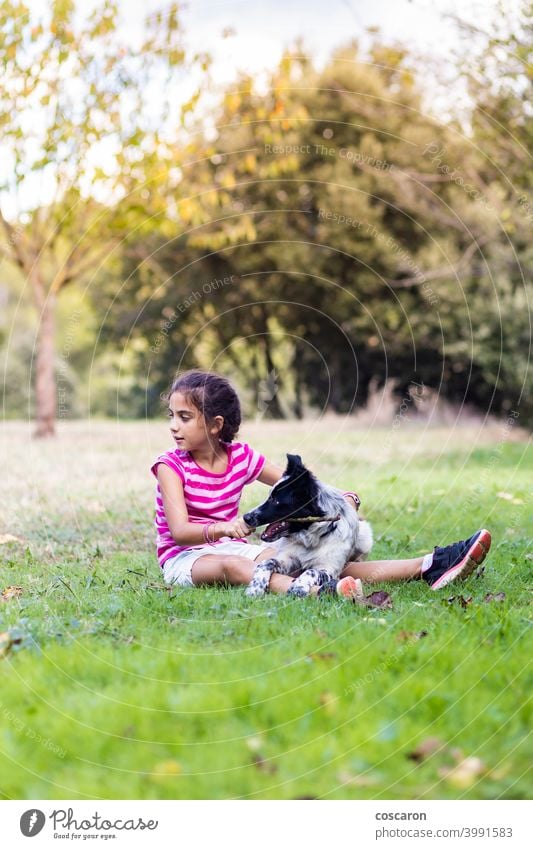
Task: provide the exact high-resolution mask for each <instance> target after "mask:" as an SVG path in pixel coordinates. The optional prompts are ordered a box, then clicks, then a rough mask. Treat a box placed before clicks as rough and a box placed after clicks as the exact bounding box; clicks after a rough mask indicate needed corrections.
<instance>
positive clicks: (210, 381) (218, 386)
mask: <svg viewBox="0 0 533 849" xmlns="http://www.w3.org/2000/svg"><path fill="white" fill-rule="evenodd" d="M174 392H181V394H182V395H183V396H184V397H185V398H186V399H187V401H188V402H189V403H191V404H193V405H194V406H195V407H196V409H197V410H199V412H200V413H201V414H202V415H203V416H204V418H205V420H206V422H207V423H208V424H210V423H211V422H212V421H213V419H214V418H215V416H223V417H224V424H223V425H222V430H221V431H220V432H219V434H218V437H219V439H221V440H222V442H232V441H233V439H234V438H235V436H236V435H237V432H238V430H239V427H240V424H241V405H240V401H239V398H238V396H237V393H236V392H235V390H234V388H233V386H232V385H231V383H230V382H229V380H226V378H225V377H222V376H221V375H219V374H215V372H212V371H204V370H203V369H190V370H189V371H184V372H181V373H178V374H177V375H176V377H175V378H174V380H173V382H172V385H171V387H170V389H169V390H168V392H166V393H165V394H164V395H162V396H161V398H162V400H163V401H166V402H167V403H168V401H169V400H170V396H171V395H173V394H174Z"/></svg>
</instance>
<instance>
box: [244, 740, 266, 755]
mask: <svg viewBox="0 0 533 849" xmlns="http://www.w3.org/2000/svg"><path fill="white" fill-rule="evenodd" d="M263 742H264V741H263V738H262V737H247V738H246V745H247V746H248V748H249V749H250V751H251V752H258V751H259V749H260V748H261V746H262V745H263Z"/></svg>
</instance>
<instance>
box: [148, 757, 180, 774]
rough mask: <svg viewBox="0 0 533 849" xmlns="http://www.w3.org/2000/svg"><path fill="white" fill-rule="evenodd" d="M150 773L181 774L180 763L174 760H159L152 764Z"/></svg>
mask: <svg viewBox="0 0 533 849" xmlns="http://www.w3.org/2000/svg"><path fill="white" fill-rule="evenodd" d="M152 773H154V774H155V775H156V776H160V775H161V776H163V775H181V764H180V763H178V761H174V760H168V761H161V762H160V763H158V764H156V765H155V766H154V768H153V770H152Z"/></svg>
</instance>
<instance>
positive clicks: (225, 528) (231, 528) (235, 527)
mask: <svg viewBox="0 0 533 849" xmlns="http://www.w3.org/2000/svg"><path fill="white" fill-rule="evenodd" d="M216 529H217V536H218V535H219V534H220V536H223V537H231V538H232V539H239V538H242V537H247V536H249V534H251V533H252V532H253V531H254V530H255V528H251V527H250V526H249V525H247V524H246V522H245V521H244V519H243V518H242V516H238V517H237V518H236V519H233V521H231V522H217V524H216Z"/></svg>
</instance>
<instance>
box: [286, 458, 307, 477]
mask: <svg viewBox="0 0 533 849" xmlns="http://www.w3.org/2000/svg"><path fill="white" fill-rule="evenodd" d="M304 469H305V466H304V464H303V463H302V458H301V457H300V455H299V454H287V469H286V473H287V474H288V475H292V474H294V473H295V472H301V471H303V470H304Z"/></svg>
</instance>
